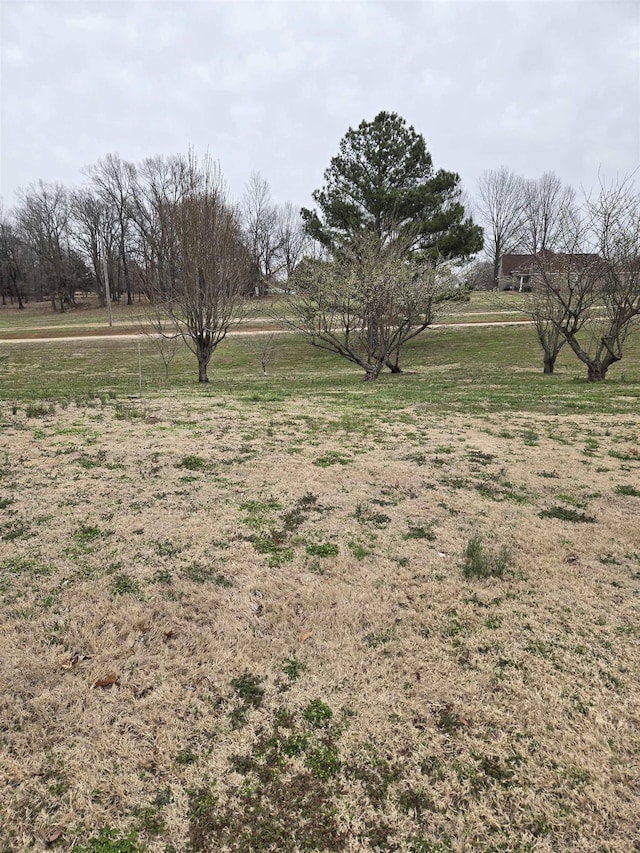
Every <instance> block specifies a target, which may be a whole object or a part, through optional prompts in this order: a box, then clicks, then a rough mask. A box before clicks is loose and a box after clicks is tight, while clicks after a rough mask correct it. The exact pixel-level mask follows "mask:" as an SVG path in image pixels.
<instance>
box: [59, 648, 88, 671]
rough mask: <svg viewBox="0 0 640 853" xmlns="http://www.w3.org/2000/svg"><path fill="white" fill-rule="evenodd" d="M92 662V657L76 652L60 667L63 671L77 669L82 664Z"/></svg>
mask: <svg viewBox="0 0 640 853" xmlns="http://www.w3.org/2000/svg"><path fill="white" fill-rule="evenodd" d="M88 660H91V655H85V654H83V653H82V652H74V653H73V654H72V655H70V656H69V657H68V658H66V659H65V660H63V661H62V663H61V664H60V666H61V667H62V669H75V668H76V667H77V666H80V664H81V663H85V662H86V661H88Z"/></svg>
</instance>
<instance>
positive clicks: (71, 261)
mask: <svg viewBox="0 0 640 853" xmlns="http://www.w3.org/2000/svg"><path fill="white" fill-rule="evenodd" d="M15 221H16V227H17V230H18V236H19V239H20V240H22V241H23V242H24V243H25V245H26V246H28V248H29V249H30V251H31V252H32V253H33V255H34V256H35V258H36V265H35V268H34V273H35V274H36V275H40V276H41V277H42V279H43V286H44V290H46V293H47V295H48V298H49V299H50V300H51V305H52V307H53V308H54V310H56V309H57V308H58V307H59V308H60V310H61V311H64V310H65V309H66V307H67V305H69V304H75V290H76V288H78V287H85V286H86V285H87V283H88V282H87V269H86V267H85V266H84V264H83V262H82V260H81V258H80V257H79V256H78V254H77V252H75V251H74V249H73V247H72V241H71V232H70V226H71V217H70V204H69V193H68V192H67V190H66V189H65V187H64V186H63V185H62V184H45V183H43V182H42V181H40V182H39V183H38V184H37V186H36V185H32V186H31V187H29V188H28V189H27V190H26V191H25V192H22V193H21V194H20V196H19V201H18V205H17V207H16V210H15Z"/></svg>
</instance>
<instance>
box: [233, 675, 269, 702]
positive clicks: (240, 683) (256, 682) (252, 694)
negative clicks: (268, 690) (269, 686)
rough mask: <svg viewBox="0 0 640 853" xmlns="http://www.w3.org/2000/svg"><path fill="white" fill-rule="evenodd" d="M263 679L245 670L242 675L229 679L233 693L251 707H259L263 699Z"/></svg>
mask: <svg viewBox="0 0 640 853" xmlns="http://www.w3.org/2000/svg"><path fill="white" fill-rule="evenodd" d="M262 681H263V679H262V678H260V677H259V676H258V675H253V674H252V673H250V672H249V671H248V670H245V671H244V672H243V673H242V675H240V676H238V677H237V678H233V679H232V680H231V688H232V690H233V692H234V694H235V695H236V696H237V698H238V699H240V700H241V701H242V702H243V703H244V704H245V705H247V706H249V707H251V708H259V707H260V706H261V705H262V702H263V699H264V687H262Z"/></svg>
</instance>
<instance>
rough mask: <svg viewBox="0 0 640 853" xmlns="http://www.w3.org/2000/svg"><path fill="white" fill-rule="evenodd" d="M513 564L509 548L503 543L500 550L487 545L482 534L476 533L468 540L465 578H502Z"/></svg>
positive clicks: (464, 558) (464, 555)
mask: <svg viewBox="0 0 640 853" xmlns="http://www.w3.org/2000/svg"><path fill="white" fill-rule="evenodd" d="M510 565H511V554H510V551H509V549H508V548H507V547H506V546H505V545H503V546H501V547H500V548H499V549H498V550H495V549H492V548H489V547H487V545H486V544H485V543H484V540H483V538H482V536H480V534H478V533H476V534H474V535H473V536H472V537H471V539H470V540H469V541H468V543H467V545H466V547H465V549H464V553H463V562H462V573H463V575H464V576H465V578H488V577H496V578H500V577H502V576H503V575H504V573H505V571H506V570H507V569H508V568H509V566H510Z"/></svg>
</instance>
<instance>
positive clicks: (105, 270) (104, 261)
mask: <svg viewBox="0 0 640 853" xmlns="http://www.w3.org/2000/svg"><path fill="white" fill-rule="evenodd" d="M102 273H103V275H104V295H105V298H106V300H107V313H108V315H109V325H110V326H113V317H112V315H111V291H110V290H109V270H108V268H107V243H106V241H105V240H103V241H102Z"/></svg>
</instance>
